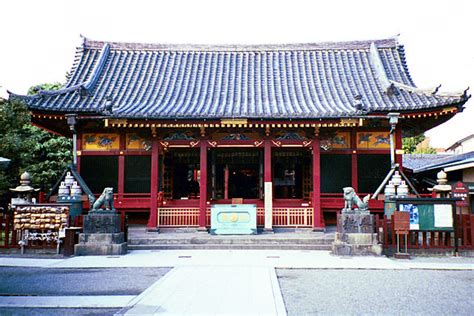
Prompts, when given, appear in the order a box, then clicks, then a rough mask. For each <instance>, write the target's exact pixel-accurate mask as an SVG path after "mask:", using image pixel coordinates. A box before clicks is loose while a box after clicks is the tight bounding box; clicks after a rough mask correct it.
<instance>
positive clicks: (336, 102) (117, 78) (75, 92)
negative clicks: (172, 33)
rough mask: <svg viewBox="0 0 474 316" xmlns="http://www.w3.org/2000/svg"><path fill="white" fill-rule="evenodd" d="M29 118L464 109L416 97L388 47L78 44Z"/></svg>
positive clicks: (454, 97) (399, 57) (392, 44)
mask: <svg viewBox="0 0 474 316" xmlns="http://www.w3.org/2000/svg"><path fill="white" fill-rule="evenodd" d="M10 97H21V98H24V100H25V101H26V102H27V104H28V106H29V108H30V109H36V110H43V111H49V112H89V113H99V114H103V115H109V116H110V117H117V118H134V117H136V118H162V119H170V118H173V119H175V118H190V119H194V118H263V119H278V118H302V119H306V118H308V119H309V118H331V117H347V116H354V115H360V114H367V113H374V112H390V111H398V112H403V111H429V110H430V109H434V108H438V107H443V106H447V105H456V106H462V105H463V104H464V103H465V102H466V100H467V99H468V98H469V95H467V93H466V91H462V92H459V93H453V94H441V93H439V92H438V89H434V90H421V89H418V88H416V87H415V85H414V83H413V81H412V79H411V78H410V74H409V72H408V69H407V64H406V62H405V53H404V48H403V46H402V45H399V44H398V42H397V40H396V39H384V40H375V41H355V42H339V43H319V44H290V45H247V46H244V45H215V46H206V45H161V44H134V43H115V42H99V41H91V40H87V39H85V40H84V43H83V45H82V46H81V47H79V48H78V50H77V55H76V61H75V63H74V66H73V68H72V71H71V75H70V78H69V80H68V82H67V84H66V85H65V86H64V87H63V88H62V89H60V90H58V91H52V92H48V91H41V92H40V93H39V94H38V95H37V96H33V97H25V96H18V95H15V94H11V96H10Z"/></svg>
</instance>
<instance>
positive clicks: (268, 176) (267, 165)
mask: <svg viewBox="0 0 474 316" xmlns="http://www.w3.org/2000/svg"><path fill="white" fill-rule="evenodd" d="M263 156H264V157H263V166H264V169H263V182H264V197H265V200H264V203H265V226H264V229H265V230H266V231H272V230H273V182H272V144H271V140H270V138H269V137H266V138H265V140H264V147H263Z"/></svg>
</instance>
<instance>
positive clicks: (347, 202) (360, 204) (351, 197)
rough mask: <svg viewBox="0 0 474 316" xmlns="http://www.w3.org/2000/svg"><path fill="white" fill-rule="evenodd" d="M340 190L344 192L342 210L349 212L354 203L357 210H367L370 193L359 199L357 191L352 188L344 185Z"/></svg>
mask: <svg viewBox="0 0 474 316" xmlns="http://www.w3.org/2000/svg"><path fill="white" fill-rule="evenodd" d="M342 190H343V192H344V209H343V210H345V211H346V212H351V211H352V207H353V205H355V206H356V210H359V211H360V212H368V209H369V199H370V194H369V195H367V196H366V197H364V199H363V200H361V199H360V198H359V197H358V196H357V193H356V192H355V190H354V188H352V187H346V188H343V189H342Z"/></svg>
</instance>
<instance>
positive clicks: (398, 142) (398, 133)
mask: <svg viewBox="0 0 474 316" xmlns="http://www.w3.org/2000/svg"><path fill="white" fill-rule="evenodd" d="M402 148H403V142H402V128H401V127H400V124H399V125H397V129H396V130H395V162H396V163H398V164H399V165H400V168H401V167H403V155H400V154H397V150H399V149H402Z"/></svg>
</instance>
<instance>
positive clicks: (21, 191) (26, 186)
mask: <svg viewBox="0 0 474 316" xmlns="http://www.w3.org/2000/svg"><path fill="white" fill-rule="evenodd" d="M30 184H31V176H30V174H29V173H28V172H27V171H25V172H23V174H22V175H21V176H20V185H19V186H17V187H16V188H14V189H10V191H11V192H15V193H17V194H18V196H17V197H16V198H12V200H11V206H12V207H15V206H16V205H19V204H29V203H35V202H36V201H34V199H33V192H37V191H39V189H35V188H33V187H32V186H30Z"/></svg>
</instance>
